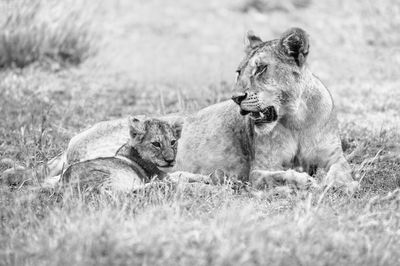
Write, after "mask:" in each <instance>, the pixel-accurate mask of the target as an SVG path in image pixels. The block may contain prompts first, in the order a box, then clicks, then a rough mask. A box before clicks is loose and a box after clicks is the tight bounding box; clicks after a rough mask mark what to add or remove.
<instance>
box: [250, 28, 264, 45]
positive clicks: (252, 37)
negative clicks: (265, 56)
mask: <svg viewBox="0 0 400 266" xmlns="http://www.w3.org/2000/svg"><path fill="white" fill-rule="evenodd" d="M247 40H248V44H247V48H250V49H253V48H254V47H256V46H258V45H260V44H261V43H262V42H263V41H262V40H261V38H260V37H258V36H257V35H255V34H254V32H253V31H251V30H249V31H248V32H247Z"/></svg>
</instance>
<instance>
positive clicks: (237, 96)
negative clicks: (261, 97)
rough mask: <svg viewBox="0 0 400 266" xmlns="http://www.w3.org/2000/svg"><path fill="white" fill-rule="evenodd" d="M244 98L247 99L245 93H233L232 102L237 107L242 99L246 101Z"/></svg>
mask: <svg viewBox="0 0 400 266" xmlns="http://www.w3.org/2000/svg"><path fill="white" fill-rule="evenodd" d="M246 97H247V93H245V92H235V93H234V94H233V95H232V100H233V101H234V102H235V103H237V104H238V105H240V103H241V102H242V101H243V100H244V99H246Z"/></svg>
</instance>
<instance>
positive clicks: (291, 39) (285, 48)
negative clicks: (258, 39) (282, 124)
mask: <svg viewBox="0 0 400 266" xmlns="http://www.w3.org/2000/svg"><path fill="white" fill-rule="evenodd" d="M279 48H280V49H281V51H282V52H283V53H284V54H285V55H286V56H288V57H290V58H293V59H294V61H295V62H296V64H297V65H298V66H299V67H302V66H303V65H304V63H305V62H306V58H307V55H308V51H309V48H310V45H309V41H308V34H307V33H306V32H305V31H304V30H303V29H300V28H291V29H289V30H287V31H286V32H285V33H283V34H282V37H281V39H280V41H279Z"/></svg>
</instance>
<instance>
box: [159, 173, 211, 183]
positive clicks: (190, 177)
mask: <svg viewBox="0 0 400 266" xmlns="http://www.w3.org/2000/svg"><path fill="white" fill-rule="evenodd" d="M166 180H169V181H172V182H176V183H179V182H183V183H193V182H200V183H210V182H211V180H210V177H208V176H205V175H200V174H193V173H189V172H184V171H177V172H173V173H169V174H168V176H167V177H166Z"/></svg>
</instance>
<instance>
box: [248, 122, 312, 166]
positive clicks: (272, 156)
mask: <svg viewBox="0 0 400 266" xmlns="http://www.w3.org/2000/svg"><path fill="white" fill-rule="evenodd" d="M254 144H255V159H254V163H253V166H252V169H260V170H261V169H263V170H281V169H284V170H287V169H296V170H301V171H307V172H308V171H309V170H310V167H311V168H313V167H314V165H315V162H314V161H315V160H314V157H313V154H314V153H313V150H314V147H313V145H312V143H305V142H304V141H302V136H301V134H300V133H299V132H296V131H290V130H287V129H286V128H283V127H281V128H280V127H277V128H276V129H275V130H274V131H273V132H271V133H270V134H268V135H261V136H256V137H255V141H254Z"/></svg>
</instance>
